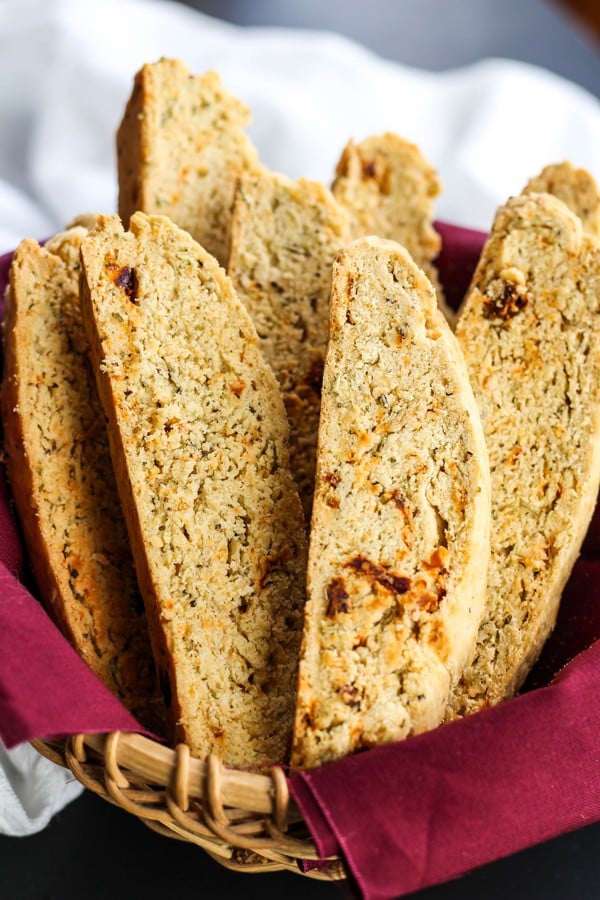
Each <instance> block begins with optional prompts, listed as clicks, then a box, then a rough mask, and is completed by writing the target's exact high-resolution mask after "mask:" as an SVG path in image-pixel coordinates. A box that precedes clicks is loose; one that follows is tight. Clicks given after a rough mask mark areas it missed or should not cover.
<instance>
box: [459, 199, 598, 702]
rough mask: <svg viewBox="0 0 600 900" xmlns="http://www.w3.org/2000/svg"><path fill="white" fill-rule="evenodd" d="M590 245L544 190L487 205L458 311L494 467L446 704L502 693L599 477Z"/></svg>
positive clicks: (551, 593) (524, 666)
mask: <svg viewBox="0 0 600 900" xmlns="http://www.w3.org/2000/svg"><path fill="white" fill-rule="evenodd" d="M599 297H600V245H599V244H598V242H597V241H596V240H595V239H594V238H592V237H590V236H586V235H584V233H583V229H582V225H581V221H580V220H579V219H578V218H576V217H575V215H573V213H572V212H570V211H569V209H567V207H566V206H565V205H564V203H562V202H561V201H560V200H558V199H556V198H555V197H553V196H550V195H548V194H536V193H531V194H526V195H523V196H521V197H513V198H511V199H510V200H509V201H508V203H507V204H506V205H505V206H503V207H502V208H501V209H500V210H499V211H498V214H497V216H496V220H495V223H494V227H493V230H492V232H491V235H490V238H489V240H488V242H487V243H486V246H485V248H484V250H483V253H482V256H481V260H480V263H479V265H478V268H477V270H476V272H475V275H474V279H473V283H472V286H471V290H470V292H469V294H468V295H467V298H466V301H465V303H464V306H463V309H462V311H461V313H460V316H459V319H458V323H457V331H456V334H457V337H458V340H459V342H460V344H461V346H462V348H463V352H464V355H465V358H466V360H467V365H468V368H469V374H470V377H471V381H472V384H473V389H474V391H475V396H476V399H477V402H478V405H479V408H480V411H481V415H482V420H483V422H484V428H485V436H486V442H487V446H488V452H489V457H490V466H491V474H492V552H491V560H490V569H489V579H488V602H487V608H486V612H485V615H484V619H483V622H482V625H481V628H480V632H479V637H478V643H477V650H476V656H475V659H474V662H473V664H472V666H471V667H470V668H469V669H468V670H467V671H466V672H465V673H464V676H463V679H462V681H461V683H460V684H459V685H458V687H457V689H456V690H455V692H454V694H453V697H452V698H451V711H450V713H449V715H464V714H467V713H470V712H475V711H476V710H478V709H481V708H482V707H484V706H488V705H491V704H494V703H497V702H498V701H500V700H502V699H504V698H506V697H509V696H511V695H512V694H514V693H515V691H517V690H518V688H519V687H520V685H521V683H522V681H523V679H524V678H525V676H526V674H527V672H528V671H529V669H530V668H531V666H532V664H533V663H534V662H535V659H536V657H537V655H538V653H539V651H540V649H541V647H542V644H543V642H544V641H545V639H546V638H547V636H548V634H549V633H550V631H551V630H552V628H553V627H554V622H555V618H556V612H557V608H558V603H559V600H560V595H561V593H562V590H563V587H564V585H565V582H566V580H567V578H568V575H569V572H570V570H571V567H572V565H573V563H574V561H575V559H576V557H577V554H578V552H579V548H580V545H581V542H582V540H583V537H584V534H585V530H586V528H587V524H588V522H589V519H590V517H591V514H592V511H593V507H594V503H595V500H596V496H597V491H598V482H599V479H600V313H599V307H598V298H599Z"/></svg>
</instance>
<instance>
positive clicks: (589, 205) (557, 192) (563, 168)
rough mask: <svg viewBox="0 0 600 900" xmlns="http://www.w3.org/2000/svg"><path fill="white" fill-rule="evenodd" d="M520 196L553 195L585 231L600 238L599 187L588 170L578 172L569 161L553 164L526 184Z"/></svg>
mask: <svg viewBox="0 0 600 900" xmlns="http://www.w3.org/2000/svg"><path fill="white" fill-rule="evenodd" d="M523 193H524V194H531V193H545V194H552V195H553V196H555V197H557V198H558V199H559V200H562V201H563V203H565V204H566V205H567V206H568V207H569V209H570V210H571V211H572V212H574V213H575V215H576V216H578V218H580V219H581V222H582V225H583V228H584V231H586V232H587V233H588V234H590V235H592V236H594V237H600V188H599V187H598V183H597V182H596V179H595V178H594V176H593V175H592V174H591V173H590V172H588V171H587V169H578V168H576V167H575V166H574V165H573V163H572V162H570V161H569V160H565V161H563V162H560V163H552V164H551V165H548V166H545V167H544V168H543V169H542V171H541V172H540V173H539V174H538V175H536V176H535V177H534V178H531V179H530V180H529V181H528V182H527V184H526V185H525V187H524V189H523Z"/></svg>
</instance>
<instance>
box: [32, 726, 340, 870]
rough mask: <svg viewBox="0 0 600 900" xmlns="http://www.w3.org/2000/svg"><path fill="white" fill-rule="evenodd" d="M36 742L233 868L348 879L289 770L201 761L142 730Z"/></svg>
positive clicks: (97, 787) (106, 793)
mask: <svg viewBox="0 0 600 900" xmlns="http://www.w3.org/2000/svg"><path fill="white" fill-rule="evenodd" d="M31 744H32V746H33V747H34V748H35V749H36V750H37V751H38V752H39V753H40V754H42V755H43V756H45V757H47V758H48V759H50V760H52V761H53V762H55V763H57V764H59V765H62V766H66V767H67V768H68V769H70V771H71V772H72V773H73V775H74V776H75V778H76V779H77V780H78V781H80V782H81V783H82V784H83V785H84V786H85V787H86V788H88V789H90V790H92V791H93V792H94V793H96V794H99V795H100V796H102V797H103V798H104V799H106V800H108V801H110V802H112V803H114V804H116V805H118V806H120V807H121V808H122V809H125V810H126V811H127V812H129V813H131V814H133V815H135V816H137V818H139V819H140V820H141V821H143V822H144V823H145V824H146V825H148V826H149V827H150V828H152V829H153V830H154V831H158V832H159V833H160V834H163V835H166V836H168V837H174V838H177V839H179V840H183V841H187V842H190V843H194V844H196V845H198V846H200V847H202V848H203V849H204V850H206V851H207V852H208V853H209V854H210V855H211V856H213V858H214V859H216V860H217V861H218V862H220V863H221V864H222V865H224V866H226V867H227V868H231V869H236V870H241V871H246V872H267V871H281V870H285V869H287V870H290V871H293V872H296V873H298V874H302V875H305V876H308V877H311V878H318V879H321V880H326V881H337V880H340V879H343V878H346V872H345V869H344V866H343V863H342V861H341V860H340V858H339V857H337V856H333V857H329V858H327V859H325V860H323V859H320V857H319V853H318V850H317V848H316V846H315V843H314V841H313V839H312V837H311V835H310V833H309V831H308V829H307V827H306V824H305V823H304V821H303V818H302V814H301V812H300V810H299V809H298V807H297V806H296V804H295V802H294V800H293V798H292V797H291V796H290V793H289V788H288V784H287V778H286V773H285V771H284V769H283V767H282V766H279V765H275V766H269V767H264V770H260V771H257V770H256V769H253V770H250V769H249V770H243V769H239V768H233V767H229V766H225V765H223V763H222V762H221V760H220V759H219V757H218V756H216V755H214V754H213V755H210V756H208V757H206V759H197V758H195V757H193V756H192V755H191V753H190V750H189V747H188V746H187V745H186V744H178V745H177V746H176V747H175V748H172V747H169V746H167V745H164V744H161V743H159V742H158V741H156V740H153V739H152V738H150V737H146V736H145V735H141V734H137V733H135V732H121V731H115V732H110V733H106V734H77V735H73V736H70V737H66V738H57V739H44V740H34V741H31ZM307 863H308V865H307Z"/></svg>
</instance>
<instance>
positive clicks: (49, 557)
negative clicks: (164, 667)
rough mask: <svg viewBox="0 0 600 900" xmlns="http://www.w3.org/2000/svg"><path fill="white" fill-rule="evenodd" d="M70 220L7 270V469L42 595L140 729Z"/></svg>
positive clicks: (149, 673)
mask: <svg viewBox="0 0 600 900" xmlns="http://www.w3.org/2000/svg"><path fill="white" fill-rule="evenodd" d="M85 234H86V231H85V229H83V228H73V229H71V230H69V231H67V232H65V233H64V234H62V235H58V236H57V237H56V238H54V239H52V240H51V241H49V242H48V244H47V245H46V247H45V248H43V249H42V248H40V247H39V246H38V244H37V243H35V241H31V240H25V241H23V242H22V243H21V245H20V246H19V248H18V249H17V251H16V253H15V257H14V261H13V264H12V268H11V273H10V288H9V291H8V295H7V317H6V323H5V351H6V353H5V370H4V383H3V389H2V421H3V426H4V446H5V450H6V458H7V467H8V476H9V480H10V484H11V487H12V492H13V496H14V500H15V504H16V507H17V510H18V513H19V518H20V521H21V524H22V527H23V532H24V535H25V539H26V543H27V547H28V550H29V559H30V563H31V567H32V569H33V572H34V575H35V579H36V582H37V585H38V588H39V591H40V594H41V596H42V599H43V600H44V602H45V605H46V606H47V607H48V608H49V610H50V611H51V612H52V614H53V617H54V618H55V619H56V621H57V623H58V624H59V626H60V628H61V630H62V631H63V632H64V634H65V635H66V637H67V638H68V639H69V640H70V642H71V643H72V644H73V646H74V647H75V648H76V650H77V651H78V652H79V654H80V656H82V658H83V659H84V660H85V661H86V662H87V664H88V665H89V666H90V668H91V669H92V670H93V671H94V672H95V673H96V674H97V675H98V676H99V678H101V679H102V681H103V682H104V683H105V684H106V686H107V687H108V688H109V689H110V690H112V691H113V693H115V694H116V695H117V696H118V697H119V698H120V699H121V700H122V702H123V703H124V704H125V706H127V707H128V708H129V709H130V710H131V711H132V712H133V713H134V714H135V715H136V716H137V717H138V719H139V720H140V721H141V722H142V723H144V724H145V725H146V726H147V727H150V728H152V729H154V730H155V731H159V732H160V731H162V728H163V725H164V721H163V720H164V709H163V705H162V701H161V698H160V694H159V692H158V689H157V682H156V672H155V667H154V661H153V658H152V653H151V650H150V640H149V637H148V629H147V626H146V623H145V618H144V610H143V603H142V601H141V598H140V595H139V592H138V589H137V582H136V578H135V571H134V568H133V560H132V557H131V552H130V549H129V543H128V540H127V532H126V529H125V523H124V520H123V515H122V513H121V508H120V505H119V497H118V493H117V488H116V484H115V478H114V474H113V471H112V466H111V461H110V454H109V449H108V439H107V435H106V428H105V425H104V418H103V414H102V409H101V406H100V403H99V400H98V397H97V394H96V389H95V384H94V378H93V375H92V373H91V371H90V368H89V364H88V360H87V343H86V340H85V334H84V331H83V326H82V323H81V316H80V309H79V268H80V264H79V247H80V244H81V241H82V239H83V238H84V236H85Z"/></svg>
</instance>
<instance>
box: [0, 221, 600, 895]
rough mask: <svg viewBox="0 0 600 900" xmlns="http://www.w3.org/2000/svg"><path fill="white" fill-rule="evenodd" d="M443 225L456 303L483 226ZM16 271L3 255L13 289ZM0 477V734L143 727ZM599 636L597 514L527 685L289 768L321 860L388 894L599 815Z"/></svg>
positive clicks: (449, 288) (444, 265)
mask: <svg viewBox="0 0 600 900" xmlns="http://www.w3.org/2000/svg"><path fill="white" fill-rule="evenodd" d="M438 228H439V230H440V232H441V233H442V237H443V239H444V251H443V252H442V254H441V257H440V260H439V267H440V273H441V278H442V282H443V283H444V285H445V288H446V294H447V297H448V299H449V301H450V302H452V303H453V305H457V303H458V302H459V301H460V299H461V297H462V295H463V293H464V291H465V289H466V287H467V286H468V282H469V280H470V277H471V273H472V271H473V268H474V265H475V263H476V261H477V257H478V254H479V250H480V248H481V244H482V241H483V235H481V234H479V233H477V232H473V231H469V230H467V229H463V228H455V227H453V226H450V225H444V224H441V223H440V224H438ZM6 269H7V260H6V258H5V259H0V290H2V284H1V281H2V275H3V272H4V275H5V273H6ZM2 293H3V290H2ZM2 488H3V485H2V484H1V480H0V737H2V739H3V740H4V742H5V743H6V744H7V745H9V746H13V745H14V744H16V743H19V742H21V741H25V740H29V739H31V738H34V737H50V736H56V735H63V734H71V733H75V732H79V731H84V732H106V731H113V730H116V729H122V730H130V731H139V732H143V729H142V728H141V726H140V725H139V724H138V723H137V722H136V721H135V719H133V717H132V716H131V715H130V714H129V713H128V712H127V711H126V710H125V709H124V708H123V707H122V706H121V704H120V703H119V702H118V701H117V700H116V699H115V698H114V697H113V696H112V695H111V694H110V693H109V692H108V691H107V690H106V689H105V688H104V687H103V685H102V684H101V683H100V681H98V679H97V678H96V677H95V676H94V675H93V674H92V673H91V672H90V671H89V670H88V668H87V667H86V666H85V664H84V663H82V662H81V660H80V659H79V657H78V656H77V655H76V654H75V653H74V651H73V650H72V649H71V648H70V647H69V645H68V644H67V642H66V641H65V640H64V638H63V637H62V636H61V635H60V633H59V632H58V630H57V629H56V628H55V627H54V625H53V624H52V623H51V621H50V619H49V618H48V616H47V615H46V613H45V612H44V611H43V609H42V608H41V606H40V605H39V604H38V603H37V601H36V600H35V599H34V598H33V596H32V595H31V594H30V593H29V592H28V591H27V590H26V588H25V587H24V586H23V584H22V583H21V580H20V579H21V578H26V577H27V570H26V568H23V567H22V550H21V544H20V541H19V538H18V532H17V530H16V528H15V525H14V521H13V520H12V518H11V515H10V510H9V505H8V502H7V499H6V496H5V494H3V493H2ZM599 639H600V513H598V512H597V514H596V516H595V517H594V521H593V522H592V526H591V528H590V532H589V534H588V538H587V539H586V543H585V546H584V553H583V556H582V558H581V559H580V560H579V562H578V563H577V565H576V566H575V569H574V572H573V575H572V577H571V580H570V582H569V584H568V586H567V590H566V592H565V596H564V599H563V604H562V607H561V613H560V616H559V622H558V625H557V628H556V630H555V632H554V635H553V636H552V638H551V639H550V641H549V642H548V644H547V646H546V648H545V650H544V653H543V655H542V658H541V660H540V663H539V664H538V666H537V667H536V670H535V672H534V673H532V676H531V678H530V681H529V684H528V686H529V688H530V690H529V691H528V692H527V693H524V694H523V695H522V696H520V697H518V698H515V699H514V700H510V701H508V702H506V703H503V704H501V705H500V706H497V707H495V708H494V709H491V710H487V711H485V712H483V713H479V714H478V715H475V716H472V717H471V718H469V719H464V720H462V721H459V722H454V723H451V724H449V725H445V726H442V727H441V728H438V729H436V730H435V731H432V732H429V733H428V734H424V735H419V736H418V737H414V738H411V739H409V740H407V741H403V742H401V743H397V744H392V745H388V746H386V747H381V748H378V749H375V750H371V751H369V752H368V753H361V754H358V755H356V756H353V757H349V758H348V759H345V760H340V761H339V762H336V763H332V764H330V765H328V766H323V767H322V768H320V769H317V770H314V771H311V772H304V773H300V774H298V775H295V776H293V777H292V778H290V788H291V791H292V794H293V796H294V798H295V800H296V802H297V804H298V806H299V807H300V809H301V811H302V813H303V816H304V818H305V820H306V822H307V824H308V826H309V828H310V830H311V833H312V835H313V837H314V839H315V841H316V843H317V846H318V848H319V852H320V853H321V854H322V856H324V857H325V856H328V855H331V854H337V853H339V854H341V855H342V856H343V857H344V859H345V861H346V864H347V866H348V869H349V871H350V873H351V874H352V876H353V879H354V882H355V884H356V885H357V886H358V889H359V891H360V892H361V894H362V896H363V897H365V898H366V900H382V898H392V897H399V896H401V895H404V894H406V893H409V892H412V891H415V890H418V889H419V888H423V887H425V886H428V885H433V884H436V883H439V882H441V881H444V880H446V879H448V878H452V877H454V876H456V875H459V874H460V873H462V872H466V871H468V870H469V869H471V868H474V867H475V866H478V865H481V864H483V863H486V862H491V861H492V860H494V859H498V858H500V857H502V856H505V855H507V854H510V853H513V852H515V851H517V850H521V849H524V848H525V847H528V846H530V845H532V844H534V843H536V842H539V841H543V840H545V839H547V838H550V837H553V836H556V835H559V834H561V833H563V832H565V831H568V830H571V829H574V828H577V827H579V826H582V825H586V824H588V823H591V822H594V821H596V820H598V819H600V640H599ZM594 642H596V643H594ZM586 648H588V649H586ZM565 666H566V667H565ZM563 667H565V668H563ZM559 670H560V674H559V675H558V676H557V677H556V678H555V680H554V681H553V682H552V684H550V685H549V686H547V685H548V682H549V680H550V679H551V678H552V676H553V675H554V674H555V673H556V672H558V671H559ZM542 685H544V686H542Z"/></svg>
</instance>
